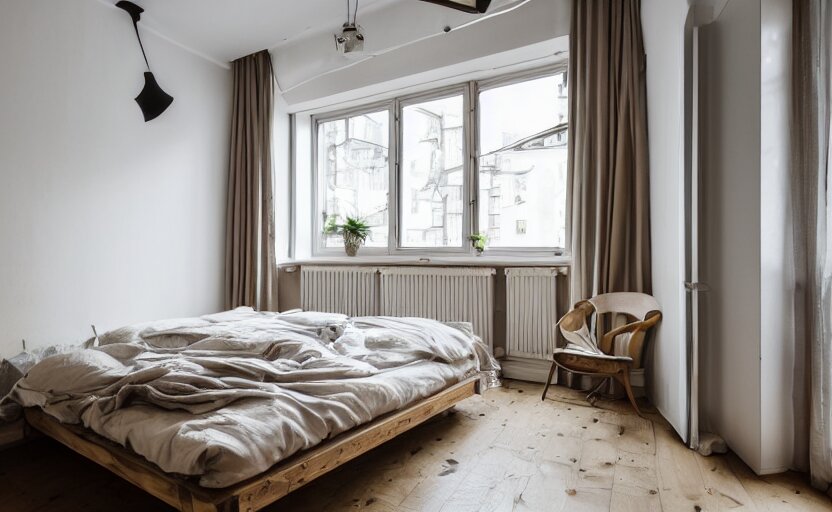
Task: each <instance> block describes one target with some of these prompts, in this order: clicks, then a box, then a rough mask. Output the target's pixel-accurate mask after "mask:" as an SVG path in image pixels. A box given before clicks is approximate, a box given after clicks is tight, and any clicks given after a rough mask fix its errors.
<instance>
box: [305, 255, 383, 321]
mask: <svg viewBox="0 0 832 512" xmlns="http://www.w3.org/2000/svg"><path fill="white" fill-rule="evenodd" d="M377 273H378V269H377V268H375V267H327V266H321V267H307V266H302V267H301V270H300V302H301V307H302V308H303V309H304V310H306V311H324V312H327V313H343V314H345V315H349V316H369V315H377V314H378V284H377V283H378V281H377V279H376V274H377Z"/></svg>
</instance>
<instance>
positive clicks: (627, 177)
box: [569, 0, 651, 302]
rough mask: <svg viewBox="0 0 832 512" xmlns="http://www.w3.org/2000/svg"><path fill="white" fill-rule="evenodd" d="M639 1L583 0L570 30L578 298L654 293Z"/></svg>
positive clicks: (571, 159)
mask: <svg viewBox="0 0 832 512" xmlns="http://www.w3.org/2000/svg"><path fill="white" fill-rule="evenodd" d="M640 10H641V2H640V1H639V0H617V1H614V2H610V1H609V0H575V1H574V2H573V4H572V29H571V32H570V34H569V175H570V177H571V180H572V183H571V212H572V252H573V254H572V261H573V268H572V299H573V302H574V301H577V300H579V299H583V298H588V297H592V296H594V295H597V294H599V293H606V292H616V291H632V292H645V293H650V292H651V278H650V208H649V205H650V197H649V183H648V159H647V103H646V84H645V55H644V47H643V45H642V37H641V18H640Z"/></svg>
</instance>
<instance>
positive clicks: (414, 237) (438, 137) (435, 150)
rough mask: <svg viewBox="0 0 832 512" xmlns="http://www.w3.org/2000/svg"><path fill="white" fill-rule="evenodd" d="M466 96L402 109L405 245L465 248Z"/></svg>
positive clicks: (402, 189) (403, 235)
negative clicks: (463, 228) (463, 227)
mask: <svg viewBox="0 0 832 512" xmlns="http://www.w3.org/2000/svg"><path fill="white" fill-rule="evenodd" d="M463 117H464V112H463V100H462V95H461V94H460V95H458V96H452V97H450V98H442V99H439V100H432V101H426V102H423V103H418V104H414V105H407V106H406V107H404V108H403V109H402V142H401V144H402V146H401V148H402V164H401V165H402V168H401V194H400V197H401V201H402V207H401V208H399V211H400V212H401V232H402V240H401V245H402V247H462V244H463V241H462V239H463V234H462V213H463V209H464V204H463V203H464V199H463V187H464V185H465V177H464V169H463V168H464V166H463V162H464V159H465V150H464V143H463Z"/></svg>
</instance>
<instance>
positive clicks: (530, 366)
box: [500, 357, 557, 383]
mask: <svg viewBox="0 0 832 512" xmlns="http://www.w3.org/2000/svg"><path fill="white" fill-rule="evenodd" d="M500 366H502V367H503V377H505V378H507V379H515V380H524V381H528V382H540V383H544V382H546V378H547V377H548V376H549V368H551V366H552V363H551V362H550V361H542V360H540V359H522V358H519V357H506V358H504V359H501V360H500ZM552 381H553V382H556V381H557V379H556V378H554V377H553V378H552Z"/></svg>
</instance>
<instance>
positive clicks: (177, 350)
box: [6, 308, 499, 488]
mask: <svg viewBox="0 0 832 512" xmlns="http://www.w3.org/2000/svg"><path fill="white" fill-rule="evenodd" d="M98 345H99V346H98V347H96V348H93V349H87V350H80V351H75V352H69V353H63V354H57V355H54V356H51V357H48V358H46V359H44V360H43V361H41V362H39V363H38V364H36V365H35V366H34V367H33V368H31V369H30V370H29V372H28V374H27V375H26V376H25V377H24V378H23V379H21V380H20V381H18V383H17V384H16V385H15V387H14V388H13V390H12V392H11V393H10V394H9V397H8V398H7V399H6V400H7V401H8V400H13V401H15V402H17V403H19V404H20V405H22V406H25V407H30V406H39V407H41V408H42V409H43V410H44V411H45V412H46V413H47V414H49V415H51V416H53V417H55V418H57V419H58V420H60V421H61V422H64V423H71V424H82V425H84V426H85V427H87V428H90V429H92V430H93V431H95V432H96V433H98V434H100V435H102V436H103V437H105V438H107V439H110V440H111V441H114V442H116V443H119V444H121V445H122V446H125V447H128V448H130V449H132V450H133V451H135V452H136V453H138V454H140V455H142V456H144V457H145V458H147V459H148V460H150V461H151V462H153V463H155V464H156V465H158V466H159V467H160V468H161V469H163V470H164V471H166V472H169V473H176V474H181V475H187V476H193V477H198V480H199V483H200V485H202V486H204V487H214V488H219V487H226V486H229V485H232V484H234V483H237V482H240V481H242V480H244V479H246V478H249V477H251V476H254V475H257V474H259V473H262V472H263V471H265V470H266V469H268V468H269V467H271V466H272V465H274V464H275V463H277V462H279V461H280V460H282V459H285V458H286V457H288V456H290V455H292V454H294V453H296V452H298V451H301V450H305V449H309V448H312V447H314V446H315V445H317V444H319V443H320V442H322V441H323V440H325V439H327V438H330V437H332V436H335V435H337V434H339V433H342V432H345V431H347V430H350V429H352V428H354V427H356V426H358V425H361V424H363V423H367V422H369V421H371V420H372V419H374V418H376V417H378V416H380V415H383V414H385V413H388V412H391V411H394V410H397V409H400V408H402V407H405V406H407V405H408V404H411V403H413V402H416V401H418V400H420V399H422V398H425V397H428V396H430V395H432V394H435V393H437V392H439V391H441V390H442V389H444V388H446V387H448V386H450V385H453V384H455V383H457V382H459V381H461V380H463V379H465V378H467V377H469V376H472V375H477V374H479V375H481V376H483V381H484V383H485V384H486V385H488V384H494V383H495V382H496V371H497V370H498V369H499V367H498V366H497V363H496V362H495V361H494V359H493V358H492V357H491V356H490V355H489V354H488V351H487V348H486V347H485V346H484V345H483V343H482V342H481V341H480V340H479V338H477V337H476V336H474V335H473V334H472V333H471V328H470V324H465V323H459V324H448V323H441V322H437V321H434V320H427V319H422V318H393V317H361V318H347V317H346V316H344V315H336V314H328V313H314V312H291V313H264V312H255V311H253V310H252V309H250V308H238V309H235V310H232V311H227V312H223V313H219V314H216V315H208V316H203V317H199V318H187V319H176V320H164V321H159V322H151V323H147V324H139V325H134V326H128V327H124V328H121V329H117V330H114V331H111V332H108V333H106V334H104V335H102V336H101V337H100V338H99V339H98Z"/></svg>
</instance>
